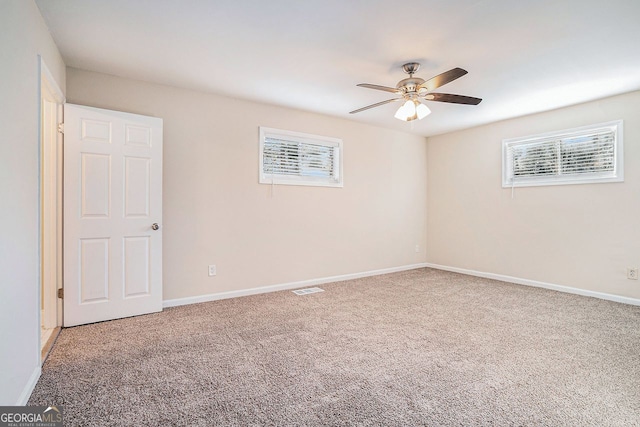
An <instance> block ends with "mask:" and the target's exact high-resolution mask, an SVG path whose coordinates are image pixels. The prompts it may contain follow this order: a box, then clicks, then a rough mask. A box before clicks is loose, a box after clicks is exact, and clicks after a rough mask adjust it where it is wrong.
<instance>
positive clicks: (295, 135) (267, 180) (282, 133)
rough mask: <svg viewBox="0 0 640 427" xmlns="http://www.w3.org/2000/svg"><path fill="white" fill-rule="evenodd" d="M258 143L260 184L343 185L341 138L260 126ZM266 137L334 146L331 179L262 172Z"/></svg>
mask: <svg viewBox="0 0 640 427" xmlns="http://www.w3.org/2000/svg"><path fill="white" fill-rule="evenodd" d="M259 128H260V144H259V150H258V151H259V156H258V174H259V179H258V182H259V183H260V184H279V185H305V186H312V187H344V177H343V174H342V163H343V162H342V139H340V138H332V137H328V136H320V135H313V134H309V133H302V132H294V131H289V130H282V129H274V128H268V127H264V126H260V127H259ZM266 137H277V138H282V139H286V140H290V141H298V142H303V143H308V144H315V145H323V146H326V147H334V149H335V150H336V152H335V153H334V159H335V162H334V173H333V180H332V181H329V180H319V179H317V178H313V177H304V176H297V175H270V174H265V173H264V168H263V161H264V142H265V138H266Z"/></svg>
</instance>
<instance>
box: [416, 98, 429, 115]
mask: <svg viewBox="0 0 640 427" xmlns="http://www.w3.org/2000/svg"><path fill="white" fill-rule="evenodd" d="M416 103H417V104H418V106H417V107H416V114H417V115H418V120H422V119H424V118H425V117H427V116H428V115H429V114H431V110H430V109H429V107H427V106H426V105H424V104H422V103H419V102H418V101H416Z"/></svg>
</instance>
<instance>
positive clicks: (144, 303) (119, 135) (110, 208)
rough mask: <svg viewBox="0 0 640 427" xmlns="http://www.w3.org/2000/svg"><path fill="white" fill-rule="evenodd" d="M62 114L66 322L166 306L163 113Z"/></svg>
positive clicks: (77, 109)
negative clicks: (149, 114) (163, 277)
mask: <svg viewBox="0 0 640 427" xmlns="http://www.w3.org/2000/svg"><path fill="white" fill-rule="evenodd" d="M64 117H65V125H64V127H65V129H64V326H75V325H81V324H85V323H92V322H99V321H103V320H110V319H118V318H122V317H128V316H135V315H139V314H145V313H152V312H157V311H161V310H162V227H161V225H162V119H159V118H155V117H147V116H140V115H137V114H130V113H123V112H118V111H110V110H103V109H98V108H92V107H85V106H80V105H73V104H65V109H64ZM153 224H158V229H157V230H154V229H153V228H155V227H152V225H153Z"/></svg>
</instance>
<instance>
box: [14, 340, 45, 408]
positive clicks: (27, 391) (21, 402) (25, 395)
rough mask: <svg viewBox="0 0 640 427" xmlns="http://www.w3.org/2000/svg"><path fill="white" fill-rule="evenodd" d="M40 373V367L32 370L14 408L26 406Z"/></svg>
mask: <svg viewBox="0 0 640 427" xmlns="http://www.w3.org/2000/svg"><path fill="white" fill-rule="evenodd" d="M38 357H40V352H39V351H38ZM41 373H42V367H41V366H38V367H36V369H34V371H33V373H32V374H31V377H29V381H27V384H26V385H25V386H24V389H23V390H22V393H21V394H20V397H18V401H17V402H16V404H15V406H25V405H26V404H27V402H28V401H29V398H30V397H31V393H33V389H34V388H36V384H37V383H38V380H39V379H40V374H41Z"/></svg>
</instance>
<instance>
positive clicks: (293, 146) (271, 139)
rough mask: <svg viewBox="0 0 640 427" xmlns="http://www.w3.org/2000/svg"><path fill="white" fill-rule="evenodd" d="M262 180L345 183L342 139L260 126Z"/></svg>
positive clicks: (336, 185) (312, 183) (301, 183)
mask: <svg viewBox="0 0 640 427" xmlns="http://www.w3.org/2000/svg"><path fill="white" fill-rule="evenodd" d="M260 183H261V184H290V185H320V186H326V187H342V140H341V139H337V138H329V137H325V136H316V135H308V134H305V133H299V132H290V131H285V130H278V129H270V128H265V127H260Z"/></svg>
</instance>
